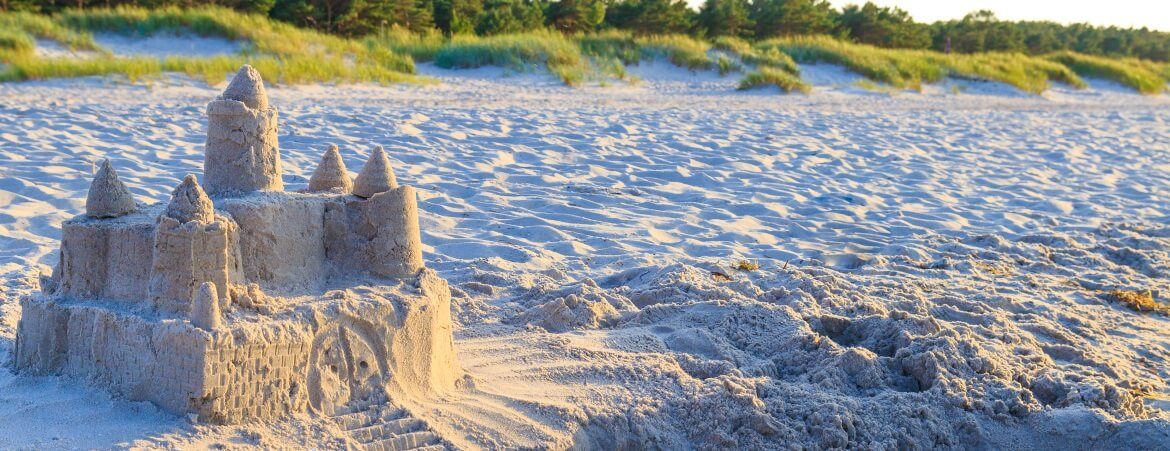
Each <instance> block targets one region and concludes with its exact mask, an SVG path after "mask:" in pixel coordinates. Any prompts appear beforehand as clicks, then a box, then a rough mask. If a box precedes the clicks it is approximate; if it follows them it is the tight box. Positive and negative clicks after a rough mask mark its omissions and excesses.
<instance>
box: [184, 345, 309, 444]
mask: <svg viewBox="0 0 1170 451" xmlns="http://www.w3.org/2000/svg"><path fill="white" fill-rule="evenodd" d="M286 326H288V327H287V328H284V329H275V330H268V331H267V332H269V333H268V334H265V335H264V336H255V335H252V336H248V335H246V334H242V333H241V331H238V330H237V331H229V332H228V333H225V334H217V335H216V337H215V338H216V339H215V341H214V342H213V343H211V348H210V350H209V351H208V353H207V356H206V360H205V366H204V367H203V375H204V384H203V386H202V387H200V390H199V392H198V396H197V398H198V401H196V404H195V407H194V410H195V411H196V412H197V413H198V414H199V417H200V418H202V419H204V420H206V421H211V422H214V423H239V422H243V421H249V420H260V419H269V418H275V417H279V416H282V415H284V414H285V413H287V412H301V411H304V410H305V409H306V407H307V399H308V398H307V393H306V388H305V373H306V369H305V367H306V364H307V362H308V356H309V352H310V345H311V338H312V335H311V332H310V330H309V329H310V327H309V325H308V324H299V325H293V324H286ZM235 334H240V336H236V335H235Z"/></svg>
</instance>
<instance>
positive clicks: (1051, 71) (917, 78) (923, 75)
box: [756, 36, 1085, 94]
mask: <svg viewBox="0 0 1170 451" xmlns="http://www.w3.org/2000/svg"><path fill="white" fill-rule="evenodd" d="M756 48H757V49H772V48H774V49H777V50H779V51H781V52H783V53H785V54H788V55H789V56H791V57H792V58H793V59H794V60H796V61H798V62H801V63H830V64H837V65H840V66H844V67H845V68H847V69H849V70H851V71H853V72H856V73H858V74H860V75H862V76H864V77H866V78H869V79H871V80H874V81H879V82H882V83H887V84H889V85H891V86H894V87H898V88H909V89H921V88H922V84H923V83H934V82H938V81H941V80H942V79H943V78H944V77H948V76H951V77H960V78H975V79H982V80H991V81H998V82H1003V83H1006V84H1009V85H1012V86H1015V87H1017V88H1019V89H1021V90H1024V91H1027V92H1031V93H1036V94H1039V93H1041V92H1044V91H1045V90H1046V89H1048V86H1049V82H1050V81H1059V82H1062V83H1066V84H1069V85H1072V86H1075V87H1084V86H1085V83H1084V81H1083V80H1081V79H1080V77H1078V76H1077V75H1076V73H1074V72H1073V71H1072V70H1071V69H1069V68H1068V67H1066V66H1064V65H1061V64H1058V63H1054V62H1053V61H1049V60H1046V59H1043V58H1036V57H1030V56H1026V55H1022V54H1014V53H1011V54H1009V53H983V54H962V55H960V54H951V55H947V54H942V53H938V52H932V51H927V50H899V49H885V48H879V47H874V46H869V45H862V44H854V43H849V42H844V41H840V40H836V39H833V38H830V37H825V36H812V37H794V38H783V39H772V40H767V41H763V42H761V43H758V44H757V45H756Z"/></svg>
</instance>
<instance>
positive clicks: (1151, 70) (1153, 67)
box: [1047, 52, 1170, 94]
mask: <svg viewBox="0 0 1170 451" xmlns="http://www.w3.org/2000/svg"><path fill="white" fill-rule="evenodd" d="M1047 58H1048V59H1049V60H1052V61H1055V62H1057V63H1060V64H1061V65H1064V66H1067V67H1069V68H1070V69H1072V70H1073V71H1074V72H1076V73H1077V74H1080V75H1082V76H1085V77H1097V78H1104V79H1107V80H1113V81H1116V82H1118V83H1121V84H1122V85H1125V86H1128V87H1130V88H1133V89H1135V90H1137V91H1138V92H1140V93H1142V94H1159V93H1162V92H1164V91H1166V83H1167V81H1168V80H1170V77H1167V76H1166V75H1167V73H1164V72H1163V73H1159V72H1162V71H1164V68H1159V67H1158V65H1157V64H1156V63H1151V62H1142V61H1139V60H1134V59H1120V58H1119V59H1111V58H1103V57H1099V56H1090V55H1082V54H1079V53H1074V52H1057V53H1053V54H1051V55H1048V56H1047ZM1159 69H1162V71H1160V70H1159Z"/></svg>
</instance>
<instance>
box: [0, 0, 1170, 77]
mask: <svg viewBox="0 0 1170 451" xmlns="http://www.w3.org/2000/svg"><path fill="white" fill-rule="evenodd" d="M98 32H110V33H121V34H127V35H139V36H146V35H151V34H155V33H193V34H197V35H201V36H213V37H220V38H224V39H229V40H234V41H238V42H243V43H244V44H245V46H244V49H243V50H242V51H241V52H240V54H239V55H229V56H222V57H216V58H168V59H164V60H158V59H149V58H119V57H114V56H112V55H110V54H109V52H108V51H106V50H105V49H102V48H101V47H100V46H99V45H97V44H96V43H95V41H94V39H93V36H92V34H91V33H98ZM36 39H47V40H52V41H56V42H58V43H60V44H61V45H63V46H67V47H69V48H71V49H75V50H89V51H92V52H93V53H94V54H93V55H91V57H90V58H86V59H84V60H81V59H78V58H63V59H53V58H45V57H41V56H38V55H36V52H35V46H36ZM713 49H714V50H717V51H715V52H712V50H713ZM656 58H661V59H665V60H667V61H669V62H671V63H672V64H675V65H678V66H680V67H684V68H688V69H690V70H717V71H719V73H720V74H727V73H730V72H738V71H746V72H748V73H747V74H746V75H745V77H744V79H743V80H741V84H740V87H741V88H742V89H750V88H752V87H756V86H762V85H775V86H778V87H780V88H781V89H782V90H784V91H786V92H793V91H797V92H807V91H808V89H809V86H808V84H807V83H805V82H804V81H802V80H801V79H800V75H799V74H800V68H799V66H798V64H797V62H800V63H829V64H836V65H840V66H844V67H845V68H847V69H849V70H851V71H853V72H856V73H858V74H861V75H862V76H864V77H866V78H867V79H870V80H873V81H875V82H878V83H883V84H886V85H888V86H890V87H892V88H894V89H921V87H922V85H923V84H924V83H933V82H938V81H941V80H943V79H944V78H946V77H956V78H970V79H979V80H991V81H998V82H1003V83H1006V84H1009V85H1012V86H1015V87H1017V88H1019V89H1021V90H1024V91H1027V92H1032V93H1041V92H1043V91H1044V90H1046V89H1048V87H1049V86H1050V84H1051V83H1052V82H1061V83H1066V84H1069V85H1071V86H1075V87H1084V86H1085V83H1084V81H1083V80H1081V78H1080V76H1079V75H1078V74H1080V75H1084V76H1093V77H1103V78H1109V79H1112V80H1117V81H1118V82H1120V83H1123V84H1125V85H1126V86H1130V87H1132V88H1134V89H1137V90H1138V91H1140V92H1143V93H1147V94H1153V93H1158V92H1162V91H1164V90H1166V82H1167V80H1170V64H1162V63H1155V62H1150V61H1142V60H1134V59H1109V58H1102V57H1089V56H1085V55H1079V54H1075V53H1071V52H1062V53H1057V54H1053V55H1048V56H1046V57H1031V56H1026V55H1022V54H1014V53H983V54H964V55H958V54H956V55H947V54H942V53H939V52H933V51H928V50H897V49H885V48H878V47H873V46H868V45H861V44H854V43H850V42H845V41H841V40H837V39H834V38H831V37H826V36H811V37H790V38H781V39H771V40H765V41H761V42H756V43H751V42H747V41H744V40H742V39H737V38H729V37H720V38H717V39H715V40H713V41H711V42H707V41H703V40H699V39H695V38H693V37H690V36H685V35H659V36H635V35H633V34H631V33H629V32H625V31H618V30H609V31H603V32H598V33H590V34H578V35H571V36H566V35H563V34H561V33H557V32H553V31H533V32H526V33H517V34H508V35H497V36H487V37H479V36H463V35H460V36H455V37H453V38H447V37H444V36H442V35H441V34H439V33H437V32H432V33H425V34H416V33H411V32H409V31H407V30H405V29H401V28H390V29H388V30H384V31H381V32H379V33H377V34H374V35H371V36H367V37H364V38H357V39H347V38H341V37H337V36H333V35H328V34H324V33H320V32H317V31H313V30H307V29H301V28H297V27H295V26H292V25H289V24H285V23H281V22H276V21H273V20H270V19H268V18H267V17H265V16H259V15H253V14H245V13H240V12H237V11H234V10H231V9H227V8H222V7H214V6H208V7H199V8H178V7H167V8H159V9H144V8H133V7H116V8H110V9H100V8H98V9H87V10H83V11H82V10H66V11H63V12H60V13H58V14H56V15H54V16H44V15H37V14H32V13H24V12H8V13H0V64H2V66H0V80H27V79H37V78H54V77H73V76H80V75H101V74H121V75H124V76H126V77H127V78H129V79H131V80H139V79H143V78H148V77H150V76H153V75H156V74H159V73H161V72H170V71H174V72H182V73H186V74H189V75H194V76H198V77H200V78H203V79H205V80H207V81H209V82H212V83H215V82H218V81H222V80H223V79H224V77H225V76H226V75H227V74H230V73H231V72H232V69H234V67H232V66H238V64H242V63H243V62H250V63H253V65H256V66H257V67H261V68H262V69H261V73H262V74H264V76H265V77H266V78H269V79H270V80H271V81H273V82H278V83H302V82H318V81H342V82H347V81H348V82H379V83H394V82H399V81H415V82H418V81H424V80H425V79H423V78H420V77H416V76H414V75H413V74H414V73H415V66H414V64H415V61H434V62H435V64H436V65H438V66H441V67H448V68H471V67H482V66H500V67H505V68H509V69H513V70H519V71H528V70H539V69H547V70H548V71H549V72H551V73H552V74H554V75H555V76H557V77H558V78H560V79H561V80H562V81H563V82H564V83H566V84H568V85H579V84H582V83H583V82H584V81H587V80H598V81H599V82H600V83H601V84H606V83H607V82H608V80H609V79H610V78H609V77H616V78H618V79H624V80H630V78H629V77H628V76H627V75H626V66H628V65H634V64H639V63H641V62H642V61H646V60H651V59H656Z"/></svg>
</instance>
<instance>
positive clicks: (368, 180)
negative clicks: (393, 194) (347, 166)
mask: <svg viewBox="0 0 1170 451" xmlns="http://www.w3.org/2000/svg"><path fill="white" fill-rule="evenodd" d="M397 187H398V181H397V180H395V179H394V171H393V170H391V168H390V159H389V158H387V157H386V151H385V150H384V149H382V146H374V151H373V152H370V159H369V160H367V161H366V164H365V165H364V166H362V172H360V173H358V176H357V178H356V179H354V181H353V194H354V195H355V196H358V197H363V198H367V199H368V198H370V197H373V195H375V194H378V193H382V192H386V191H390V190H391V189H394V188H397Z"/></svg>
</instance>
